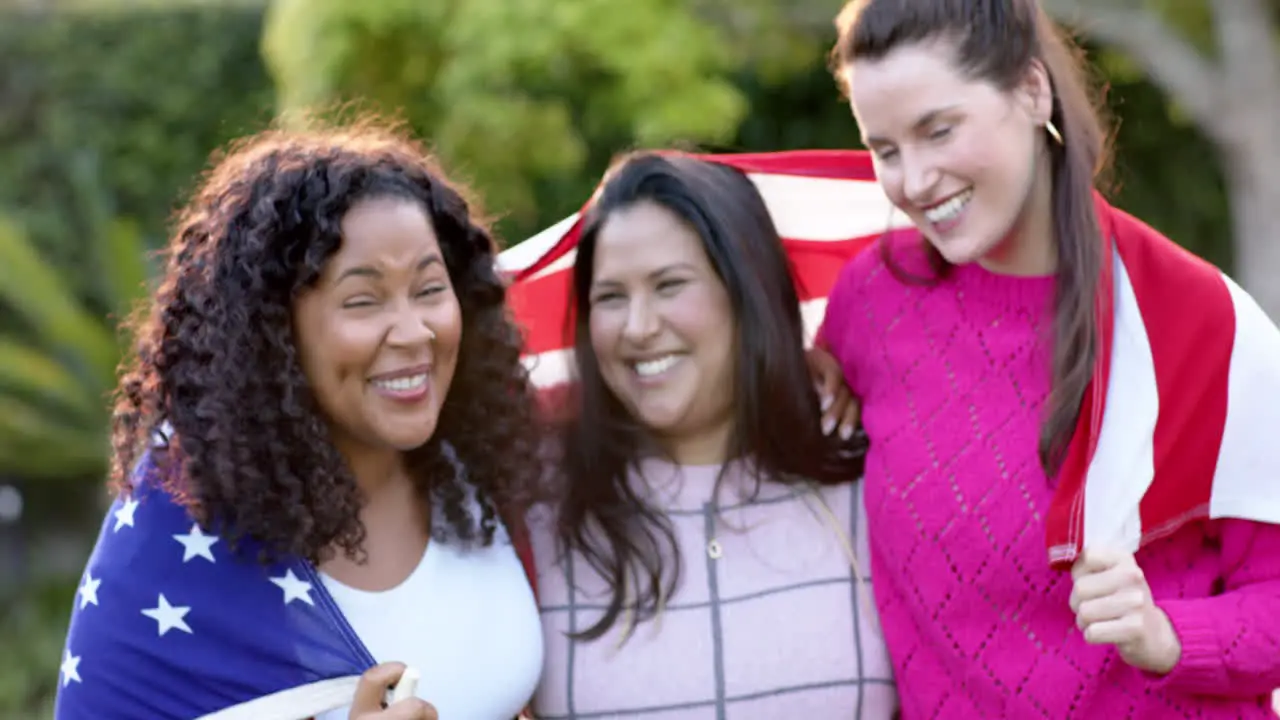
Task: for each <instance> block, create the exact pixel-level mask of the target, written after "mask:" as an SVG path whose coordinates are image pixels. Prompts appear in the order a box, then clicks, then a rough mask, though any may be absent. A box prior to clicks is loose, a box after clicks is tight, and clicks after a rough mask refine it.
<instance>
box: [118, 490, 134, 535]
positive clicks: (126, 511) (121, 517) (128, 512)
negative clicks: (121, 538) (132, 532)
mask: <svg viewBox="0 0 1280 720" xmlns="http://www.w3.org/2000/svg"><path fill="white" fill-rule="evenodd" d="M137 509H138V501H137V500H134V499H133V498H125V501H124V505H123V506H122V507H121V508H120V509H119V510H117V511H116V512H115V515H116V526H115V528H113V529H112V532H120V528H122V527H125V526H126V525H127V526H129V527H133V513H134V512H135V511H136V510H137Z"/></svg>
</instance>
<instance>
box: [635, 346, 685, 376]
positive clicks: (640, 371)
mask: <svg viewBox="0 0 1280 720" xmlns="http://www.w3.org/2000/svg"><path fill="white" fill-rule="evenodd" d="M680 358H681V356H680V355H678V354H676V353H668V354H666V355H659V356H657V357H653V358H649V359H647V360H634V361H632V362H631V363H630V364H631V368H632V369H633V370H634V371H635V373H636V375H638V376H639V377H640V380H641V382H656V381H658V380H660V379H661V378H662V376H663V375H664V374H666V372H667V371H668V370H670V369H671V368H672V367H674V366H675V364H676V363H678V362H680Z"/></svg>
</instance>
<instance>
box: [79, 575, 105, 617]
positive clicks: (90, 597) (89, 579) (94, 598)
mask: <svg viewBox="0 0 1280 720" xmlns="http://www.w3.org/2000/svg"><path fill="white" fill-rule="evenodd" d="M101 584H102V578H95V577H94V576H93V573H90V572H89V571H87V570H86V571H85V573H84V583H82V584H81V585H80V589H79V590H78V591H77V594H78V595H79V596H80V609H81V610H83V609H85V608H86V607H88V606H90V605H97V604H98V586H99V585H101Z"/></svg>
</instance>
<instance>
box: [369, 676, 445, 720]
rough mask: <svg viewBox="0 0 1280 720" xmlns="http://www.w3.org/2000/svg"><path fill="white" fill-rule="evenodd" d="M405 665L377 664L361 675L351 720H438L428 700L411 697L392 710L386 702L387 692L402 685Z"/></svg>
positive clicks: (392, 706) (393, 706)
mask: <svg viewBox="0 0 1280 720" xmlns="http://www.w3.org/2000/svg"><path fill="white" fill-rule="evenodd" d="M404 669H405V667H404V664H403V663H383V664H381V665H375V666H374V667H372V668H369V669H368V670H367V671H365V674H364V675H361V676H360V684H359V685H357V686H356V695H355V699H354V700H352V702H351V712H350V713H349V714H348V715H347V718H348V720H439V718H440V716H439V715H437V714H436V709H435V708H434V707H432V706H431V703H428V702H427V701H426V700H422V699H421V698H416V697H411V698H407V699H405V700H401V701H400V702H398V703H395V704H394V705H391V706H390V707H387V706H386V704H385V703H384V702H383V698H385V697H386V695H387V691H388V690H390V689H391V688H393V687H395V685H396V683H398V682H400V676H401V675H402V674H404Z"/></svg>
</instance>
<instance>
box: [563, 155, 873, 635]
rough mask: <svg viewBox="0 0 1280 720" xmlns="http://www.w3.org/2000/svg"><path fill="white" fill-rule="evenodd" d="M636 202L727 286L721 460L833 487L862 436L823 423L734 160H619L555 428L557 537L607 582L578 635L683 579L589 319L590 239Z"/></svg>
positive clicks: (593, 220)
mask: <svg viewBox="0 0 1280 720" xmlns="http://www.w3.org/2000/svg"><path fill="white" fill-rule="evenodd" d="M640 202H652V203H655V204H657V205H659V206H661V207H663V208H665V209H667V210H668V211H670V212H672V213H674V214H675V215H676V216H677V217H679V218H680V219H681V220H683V221H684V222H685V223H687V224H688V225H689V227H690V228H692V229H693V230H694V231H695V232H696V233H697V234H698V236H699V237H700V238H701V240H702V246H703V249H704V250H705V251H706V254H707V257H708V259H709V260H710V262H711V266H712V268H713V269H714V270H715V273H716V275H717V277H718V278H719V280H720V282H722V283H724V287H725V290H726V291H727V293H728V295H729V302H730V305H731V307H732V309H733V315H734V318H735V321H736V325H737V328H738V332H737V337H736V339H735V343H734V345H735V349H736V355H735V362H734V385H733V390H732V392H733V418H734V426H733V433H732V437H731V440H730V448H729V452H728V456H729V457H730V458H731V459H740V458H750V461H751V463H750V465H751V467H752V468H753V469H754V470H755V471H756V472H755V476H756V480H757V481H759V480H761V479H766V480H770V481H774V482H782V483H788V482H795V481H797V479H801V478H802V479H804V480H813V481H817V482H821V483H837V482H850V481H853V480H856V479H857V478H858V477H859V476H860V475H861V474H862V465H863V458H864V453H865V450H866V445H865V440H864V439H863V438H862V437H855V438H854V439H853V440H852V441H849V442H844V441H841V440H840V439H839V437H838V436H837V435H833V436H831V437H827V436H824V435H823V433H822V430H821V428H820V411H819V406H818V397H817V393H815V392H814V391H813V386H812V381H811V380H810V376H809V370H808V366H807V364H806V362H805V358H804V346H803V343H804V325H803V321H802V319H801V315H800V302H799V296H798V293H797V291H796V287H795V284H794V281H793V278H792V273H791V264H790V262H789V261H788V258H787V255H786V252H785V251H784V249H783V247H782V241H781V239H780V238H779V237H778V231H777V229H776V228H775V227H774V224H773V220H772V219H771V217H770V216H769V212H768V209H767V208H766V207H765V204H764V200H763V199H762V198H761V197H760V194H759V192H758V191H757V190H756V188H755V186H754V185H753V184H752V182H751V181H750V180H749V179H748V178H747V177H746V176H745V175H743V174H742V173H741V172H739V171H737V170H735V169H733V168H730V167H728V166H725V165H720V164H717V163H711V162H706V161H703V160H699V159H696V158H692V157H687V156H682V155H663V154H656V153H650V152H643V153H637V154H633V155H629V156H626V157H624V158H623V159H622V160H621V161H620V162H619V163H617V164H615V166H614V168H613V169H612V170H611V171H610V173H609V174H608V175H607V177H606V181H605V183H604V186H603V187H602V188H601V191H600V194H599V195H598V196H597V198H596V200H595V202H594V204H593V205H592V207H591V208H590V210H589V211H588V213H587V216H586V219H585V221H584V225H583V229H582V234H581V237H580V240H579V243H578V254H577V259H576V261H575V263H574V267H573V284H572V291H571V292H572V298H573V299H572V307H573V314H572V316H571V317H570V318H569V323H570V325H569V328H570V329H571V330H572V332H573V333H574V359H575V361H576V364H577V374H578V378H577V383H576V387H575V388H574V397H573V398H572V400H571V401H570V402H569V403H568V404H567V406H568V407H569V408H571V413H570V415H569V417H568V419H567V422H566V423H565V425H564V427H563V435H562V438H561V441H562V443H563V445H562V449H563V459H562V462H561V467H562V468H563V474H564V478H563V479H564V481H565V487H564V489H563V496H562V497H563V500H562V503H561V507H560V519H559V540H560V543H561V549H562V550H576V551H577V552H578V553H579V554H580V555H581V556H582V557H583V558H584V559H585V560H586V561H587V563H588V564H589V565H590V566H591V567H592V569H593V570H595V571H596V572H597V573H598V574H599V575H600V577H601V578H603V579H604V581H605V582H606V583H607V585H608V587H609V590H610V599H609V603H608V606H607V607H606V609H605V612H604V615H603V616H602V617H601V618H600V620H599V621H598V622H596V623H595V624H594V625H593V626H591V627H590V628H587V629H586V630H584V631H582V632H580V633H578V634H577V635H576V636H575V637H579V638H585V639H594V638H598V637H600V636H601V635H603V634H604V633H605V632H607V631H608V630H609V628H610V627H612V626H613V624H614V623H615V622H617V621H618V619H619V618H620V616H621V615H622V614H623V613H624V612H625V613H628V614H630V613H632V612H634V614H635V618H636V619H637V620H638V621H642V620H645V619H648V618H651V617H653V616H654V615H656V614H657V613H658V612H659V611H660V609H661V607H662V603H663V601H664V600H665V599H667V598H669V597H670V596H671V594H672V592H673V591H674V589H675V587H676V585H677V583H678V582H679V576H680V557H679V553H678V552H676V538H675V534H674V531H673V529H672V527H671V524H670V522H669V519H668V518H667V517H666V515H665V513H663V512H662V511H661V510H660V509H658V508H655V507H653V506H651V505H649V504H648V503H646V502H645V501H644V500H643V499H642V498H641V497H640V496H639V495H638V493H637V492H636V491H635V489H634V488H633V487H632V484H631V482H630V478H629V473H630V471H632V470H633V469H634V468H635V467H636V466H637V464H638V462H639V460H640V459H641V457H642V455H643V453H644V452H645V450H646V448H647V447H649V445H650V444H649V443H648V442H646V433H645V430H644V428H643V427H641V426H640V423H639V422H637V421H636V419H635V418H633V417H632V416H631V415H630V413H628V412H627V410H626V409H625V408H624V407H623V406H622V403H621V402H619V401H618V399H617V397H615V396H614V394H613V393H612V392H611V391H610V390H609V388H608V386H607V385H606V384H605V382H604V378H603V377H602V376H601V373H600V366H599V363H598V361H597V359H596V357H595V353H594V351H593V350H592V347H591V337H590V328H589V325H588V322H589V319H590V312H591V307H590V303H589V300H590V295H589V293H590V288H591V282H592V273H593V268H594V257H595V250H596V238H597V236H598V235H599V232H600V229H601V227H602V226H603V225H604V223H605V221H606V220H607V219H608V218H609V217H610V216H612V215H613V214H614V213H616V212H618V211H620V210H623V209H625V208H628V207H631V206H633V205H635V204H637V203H640ZM756 487H757V489H758V488H759V485H758V484H757V486H756ZM717 488H718V483H717Z"/></svg>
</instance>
